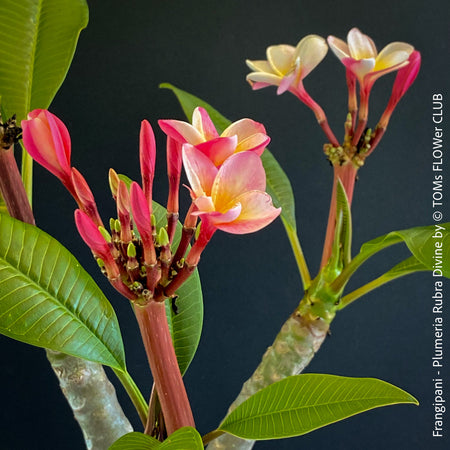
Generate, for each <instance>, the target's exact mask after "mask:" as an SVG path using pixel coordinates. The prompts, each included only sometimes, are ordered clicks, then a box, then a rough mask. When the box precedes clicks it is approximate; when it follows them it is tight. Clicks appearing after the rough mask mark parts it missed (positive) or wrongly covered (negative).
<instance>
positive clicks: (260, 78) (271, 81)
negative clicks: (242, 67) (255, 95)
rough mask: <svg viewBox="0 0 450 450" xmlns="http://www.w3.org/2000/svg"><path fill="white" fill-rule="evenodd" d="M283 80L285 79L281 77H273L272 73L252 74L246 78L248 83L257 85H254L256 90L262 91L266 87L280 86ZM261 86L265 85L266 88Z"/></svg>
mask: <svg viewBox="0 0 450 450" xmlns="http://www.w3.org/2000/svg"><path fill="white" fill-rule="evenodd" d="M282 79H283V78H282V77H280V76H279V75H273V74H271V73H265V72H251V73H249V74H248V75H247V77H246V80H247V81H249V82H250V83H252V82H254V83H255V84H253V85H252V87H253V88H254V89H261V88H262V87H266V86H279V85H280V83H281V80H282ZM261 84H264V85H265V86H261ZM255 86H258V87H255Z"/></svg>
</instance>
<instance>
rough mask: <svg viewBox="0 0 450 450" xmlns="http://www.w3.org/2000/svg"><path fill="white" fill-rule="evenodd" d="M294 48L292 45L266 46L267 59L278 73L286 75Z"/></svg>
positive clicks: (291, 63)
mask: <svg viewBox="0 0 450 450" xmlns="http://www.w3.org/2000/svg"><path fill="white" fill-rule="evenodd" d="M294 50H295V48H294V47H292V45H285V44H281V45H271V46H270V47H268V48H267V60H268V61H269V63H270V65H271V66H272V69H273V70H274V71H275V73H277V74H278V75H281V76H283V75H286V74H287V73H288V72H289V71H290V70H291V68H292V65H293V62H294V61H293V55H294Z"/></svg>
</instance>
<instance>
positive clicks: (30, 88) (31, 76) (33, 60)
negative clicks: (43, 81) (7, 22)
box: [25, 0, 45, 114]
mask: <svg viewBox="0 0 450 450" xmlns="http://www.w3.org/2000/svg"><path fill="white" fill-rule="evenodd" d="M44 1H45V0H38V5H37V9H38V12H37V14H36V27H35V30H36V32H35V33H33V41H32V46H31V55H32V58H31V66H30V73H29V74H28V77H29V79H28V92H27V97H26V102H27V104H26V108H25V114H27V112H29V111H30V108H31V93H32V92H33V80H34V68H35V65H36V49H37V42H38V40H39V30H40V28H41V14H42V9H43V8H42V5H43V3H44Z"/></svg>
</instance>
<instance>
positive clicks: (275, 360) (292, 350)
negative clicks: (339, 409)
mask: <svg viewBox="0 0 450 450" xmlns="http://www.w3.org/2000/svg"><path fill="white" fill-rule="evenodd" d="M328 329H329V325H328V324H327V323H326V322H325V321H323V320H321V319H317V320H309V319H305V318H303V317H302V316H300V315H299V314H298V313H294V314H293V315H292V316H291V317H289V319H288V320H287V321H286V322H285V323H284V325H283V327H282V328H281V331H280V333H279V334H278V336H277V337H276V338H275V341H274V342H273V344H272V345H271V346H270V347H269V348H268V349H267V351H266V352H265V354H264V356H263V357H262V360H261V363H260V364H259V366H258V367H257V369H256V370H255V372H254V373H253V375H252V376H251V377H250V378H249V379H248V380H247V381H246V382H245V383H244V385H243V387H242V390H241V392H240V394H239V395H238V397H237V398H236V400H235V401H234V402H233V403H232V405H231V406H230V408H229V410H228V414H229V413H230V412H231V411H233V410H234V409H235V408H236V407H237V406H239V405H240V404H241V403H242V402H244V401H245V400H247V399H248V398H249V397H250V396H252V395H253V394H255V393H256V392H258V391H259V390H261V389H262V388H264V387H266V386H268V385H270V384H272V383H275V382H276V381H279V380H281V379H283V378H286V377H288V376H291V375H297V374H299V373H301V372H302V371H303V369H304V368H305V367H306V366H307V365H308V364H309V362H310V361H311V359H312V358H313V357H314V355H315V353H316V352H317V351H318V350H319V348H320V346H321V344H322V342H323V341H324V340H325V337H326V335H327V333H328ZM254 443H255V441H250V440H244V439H240V438H237V437H235V436H232V435H230V434H223V435H222V436H220V437H219V438H217V439H215V440H214V441H212V442H211V443H210V444H209V445H208V450H225V449H226V450H230V449H239V450H250V449H251V448H252V447H253V445H254Z"/></svg>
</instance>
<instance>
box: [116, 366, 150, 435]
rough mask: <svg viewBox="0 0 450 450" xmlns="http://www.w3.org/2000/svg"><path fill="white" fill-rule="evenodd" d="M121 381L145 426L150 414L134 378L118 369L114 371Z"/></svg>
mask: <svg viewBox="0 0 450 450" xmlns="http://www.w3.org/2000/svg"><path fill="white" fill-rule="evenodd" d="M113 371H114V373H115V374H116V376H117V378H118V379H119V381H120V382H121V383H122V386H123V387H124V388H125V390H126V391H127V394H128V396H129V397H130V399H131V401H132V402H133V405H134V407H135V408H136V411H137V412H138V414H139V418H140V419H141V422H142V424H143V425H144V426H145V424H146V423H147V413H148V404H147V402H146V401H145V399H144V397H143V395H142V393H141V391H140V390H139V388H138V387H137V386H136V383H135V382H134V380H133V378H131V375H130V374H129V373H128V372H127V371H124V372H123V371H121V370H117V369H113Z"/></svg>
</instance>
